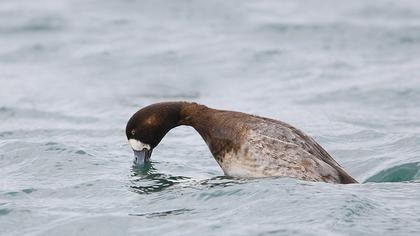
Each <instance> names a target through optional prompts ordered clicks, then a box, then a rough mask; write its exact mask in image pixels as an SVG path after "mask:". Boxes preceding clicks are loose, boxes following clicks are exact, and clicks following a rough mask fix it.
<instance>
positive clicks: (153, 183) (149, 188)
mask: <svg viewBox="0 0 420 236" xmlns="http://www.w3.org/2000/svg"><path fill="white" fill-rule="evenodd" d="M131 177H132V180H131V186H130V187H131V189H132V191H133V192H136V193H140V194H148V193H153V192H160V191H162V190H164V189H166V188H168V187H171V186H173V185H174V184H177V183H180V182H182V181H185V180H189V179H190V178H189V177H185V176H171V175H166V174H162V173H158V172H157V170H156V169H155V168H154V167H153V162H147V163H145V164H144V165H142V166H136V165H133V166H132V168H131Z"/></svg>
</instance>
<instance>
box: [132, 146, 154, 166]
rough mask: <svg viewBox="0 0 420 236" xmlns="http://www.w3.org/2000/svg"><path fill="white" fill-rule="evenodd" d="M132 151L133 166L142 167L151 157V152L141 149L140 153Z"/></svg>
mask: <svg viewBox="0 0 420 236" xmlns="http://www.w3.org/2000/svg"><path fill="white" fill-rule="evenodd" d="M133 151H134V164H135V165H144V163H145V162H148V161H149V160H150V156H151V155H152V150H151V149H150V150H147V149H143V150H141V151H136V150H133Z"/></svg>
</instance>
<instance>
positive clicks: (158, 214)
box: [128, 208, 194, 218]
mask: <svg viewBox="0 0 420 236" xmlns="http://www.w3.org/2000/svg"><path fill="white" fill-rule="evenodd" d="M193 210H194V209H188V208H181V209H175V210H169V211H159V212H151V213H139V214H135V213H131V214H128V215H130V216H145V217H146V218H155V217H166V216H176V215H182V214H185V213H188V212H192V211H193Z"/></svg>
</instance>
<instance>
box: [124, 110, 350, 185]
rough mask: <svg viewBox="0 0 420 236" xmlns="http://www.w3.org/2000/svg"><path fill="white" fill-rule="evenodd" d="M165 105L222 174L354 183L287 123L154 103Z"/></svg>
mask: <svg viewBox="0 0 420 236" xmlns="http://www.w3.org/2000/svg"><path fill="white" fill-rule="evenodd" d="M165 104H166V106H175V107H177V108H176V109H174V110H175V111H173V112H174V113H178V114H177V118H174V120H177V122H176V124H173V125H172V126H173V127H176V126H178V125H188V126H192V127H193V128H194V129H195V130H196V131H197V132H198V133H199V134H200V135H201V137H202V138H203V139H204V141H205V142H206V144H207V145H208V147H209V149H210V151H211V153H212V155H213V156H214V158H215V159H216V161H217V163H218V164H219V165H220V167H221V168H222V169H223V172H224V173H225V175H228V176H232V177H245V178H248V177H251V178H254V177H270V176H283V177H291V178H296V179H301V180H307V181H317V182H327V183H344V184H346V183H357V181H356V180H355V179H354V178H352V177H351V176H350V175H348V174H347V173H346V172H345V171H344V170H343V168H342V167H341V166H340V165H339V164H338V163H337V162H336V161H335V160H334V159H333V158H332V157H331V156H330V155H329V154H328V153H327V152H326V151H325V150H324V149H323V148H322V147H321V146H320V145H319V144H318V143H317V142H316V141H315V140H314V139H312V138H311V137H309V136H308V135H306V134H304V133H303V132H302V131H300V130H298V129H296V128H294V127H293V126H291V125H289V124H286V123H284V122H281V121H278V120H273V119H269V118H264V117H260V116H255V115H250V114H246V113H241V112H235V111H224V110H217V109H212V108H208V107H206V106H203V105H199V104H196V103H185V102H184V103H183V102H181V103H160V105H158V106H162V105H163V106H165ZM155 105H156V104H155ZM152 106H154V105H152ZM146 108H147V107H146ZM140 111H141V110H140ZM140 111H139V112H140ZM172 116H173V115H172ZM133 117H134V116H133ZM129 123H130V121H129ZM157 123H159V122H157ZM128 126H129V125H127V127H128ZM171 128H172V127H171ZM140 132H141V131H140ZM127 136H129V135H127ZM128 138H129V137H128ZM129 139H130V138H129ZM159 141H160V140H159ZM156 145H157V144H156ZM152 146H153V145H152Z"/></svg>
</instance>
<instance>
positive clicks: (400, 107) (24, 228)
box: [0, 0, 420, 235]
mask: <svg viewBox="0 0 420 236" xmlns="http://www.w3.org/2000/svg"><path fill="white" fill-rule="evenodd" d="M178 100H186V101H196V102H199V103H202V104H205V105H208V106H210V107H214V108H221V109H229V110H237V111H243V112H247V113H251V114H257V115H261V116H266V117H271V118H275V119H279V120H282V121H285V122H288V123H290V124H292V125H294V126H296V127H298V128H299V129H301V130H303V131H304V132H306V133H308V134H310V135H311V136H313V137H314V138H315V139H316V140H317V141H318V142H319V143H320V144H321V145H322V146H323V147H324V148H325V149H326V150H328V152H329V153H330V154H331V155H332V156H333V157H334V158H335V159H336V160H337V161H338V162H339V163H340V164H341V165H342V166H343V167H344V168H345V169H346V170H347V171H348V172H349V173H350V174H351V175H352V176H354V177H355V178H356V179H357V180H358V181H359V182H361V184H352V185H335V184H326V183H313V182H305V181H299V180H295V179H289V178H264V179H236V178H229V177H225V176H223V172H222V170H221V169H220V168H219V166H218V165H217V163H216V161H215V160H214V159H213V158H212V156H211V154H210V152H209V150H208V148H207V146H206V144H205V143H204V141H203V140H202V139H201V138H200V136H199V135H198V134H197V133H196V132H195V131H194V130H193V129H192V128H188V127H179V128H177V129H174V130H172V131H171V132H170V133H169V134H168V135H167V136H166V137H165V138H164V139H163V141H162V143H161V144H160V145H159V146H158V148H157V149H156V150H155V151H154V154H153V156H152V160H153V162H152V163H150V164H149V165H147V166H144V167H143V168H136V167H133V166H132V160H133V155H132V152H131V150H130V148H129V146H128V144H127V141H126V137H125V132H124V129H125V125H126V122H127V120H128V119H129V117H130V116H131V115H132V114H133V113H134V112H135V111H137V110H138V109H139V108H141V107H143V106H145V105H148V104H151V103H154V102H159V101H178ZM419 234H420V3H419V2H418V1H416V0H411V1H409V0H399V1H390V0H374V1H364V0H354V1H333V0H326V1H322V0H309V1H303V0H298V1H275V0H266V1H257V0H255V1H218V0H217V1H188V0H179V1H178V0H177V1H137V0H111V1H99V0H83V1H82V0H62V1H56V0H42V1H31V0H19V1H16V0H2V1H0V235H419Z"/></svg>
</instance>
